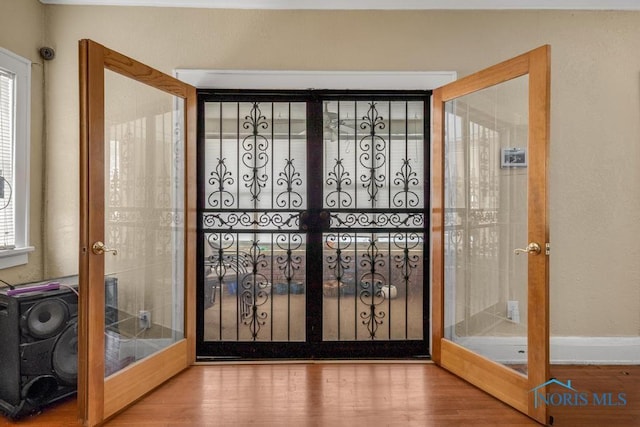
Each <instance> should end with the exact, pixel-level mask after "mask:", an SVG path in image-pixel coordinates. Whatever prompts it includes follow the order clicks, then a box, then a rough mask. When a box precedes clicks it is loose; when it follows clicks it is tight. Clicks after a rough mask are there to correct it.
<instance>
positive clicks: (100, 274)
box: [78, 40, 196, 426]
mask: <svg viewBox="0 0 640 427" xmlns="http://www.w3.org/2000/svg"><path fill="white" fill-rule="evenodd" d="M80 107H81V108H80V113H81V114H80V116H81V121H80V123H81V124H80V136H81V138H80V139H81V144H80V170H81V179H80V182H81V187H80V194H81V196H80V224H81V230H80V260H79V276H80V279H79V280H80V298H81V300H80V304H79V319H80V320H79V325H80V326H79V341H78V346H79V351H78V355H79V361H78V363H79V366H78V368H79V384H78V402H79V410H80V417H81V419H82V420H83V421H84V423H85V424H86V425H90V426H93V425H99V424H100V423H102V422H103V421H104V420H105V419H107V418H109V417H110V416H112V415H114V414H115V413H117V412H118V411H120V410H121V409H123V408H124V407H126V406H127V405H129V404H131V403H132V402H133V401H135V400H136V399H138V398H139V397H141V396H142V395H144V394H146V393H147V392H149V391H150V390H152V389H153V388H155V387H156V386H158V385H159V384H161V383H162V382H164V381H165V380H167V379H168V378H170V377H172V376H173V375H175V374H176V373H178V372H180V371H181V370H183V369H185V368H186V367H187V366H189V365H190V364H191V363H192V362H193V361H194V359H195V351H194V350H195V342H194V340H195V321H194V319H195V316H194V312H195V308H194V304H193V303H194V299H195V290H194V282H195V277H194V276H195V273H194V272H195V269H194V266H193V260H194V259H195V246H196V245H195V233H194V229H195V224H194V220H195V191H194V188H195V168H192V167H191V165H192V164H193V163H195V112H196V97H195V88H193V87H191V86H189V85H186V84H184V83H182V82H180V81H178V80H176V79H174V78H172V77H170V76H167V75H165V74H163V73H161V72H159V71H156V70H154V69H152V68H150V67H148V66H146V65H144V64H141V63H139V62H137V61H135V60H133V59H131V58H129V57H126V56H124V55H122V54H119V53H117V52H115V51H113V50H110V49H108V48H106V47H104V46H101V45H100V44H98V43H95V42H93V41H90V40H82V41H80ZM105 312H106V313H107V316H105ZM105 318H106V319H107V321H105Z"/></svg>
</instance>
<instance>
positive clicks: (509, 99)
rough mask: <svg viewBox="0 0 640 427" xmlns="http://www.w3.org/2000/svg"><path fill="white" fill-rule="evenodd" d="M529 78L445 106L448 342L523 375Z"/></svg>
mask: <svg viewBox="0 0 640 427" xmlns="http://www.w3.org/2000/svg"><path fill="white" fill-rule="evenodd" d="M528 107H529V105H528V76H522V77H518V78H516V79H513V80H509V81H507V82H505V83H502V84H500V85H497V86H492V87H490V88H487V89H484V90H480V91H477V92H474V93H472V94H469V95H465V96H461V97H459V98H456V99H454V100H451V101H447V102H446V103H445V105H444V110H445V121H444V126H445V128H444V134H445V140H444V144H445V145H444V153H445V159H444V200H445V232H444V264H445V313H444V315H445V337H446V338H447V339H450V340H451V341H453V342H455V343H457V344H459V345H461V346H463V347H465V348H468V349H470V350H472V351H474V352H476V353H478V354H481V355H483V356H486V357H488V358H490V359H492V360H494V361H497V362H499V363H503V364H506V365H508V366H510V367H512V368H513V369H515V370H516V371H518V372H520V373H522V374H525V375H526V367H527V271H528V268H527V266H528V260H527V257H526V256H518V255H519V254H518V253H515V252H514V250H515V249H516V248H519V247H521V246H522V245H523V242H527V171H528V168H527V161H526V160H527V153H528V145H527V138H528V117H529V116H528Z"/></svg>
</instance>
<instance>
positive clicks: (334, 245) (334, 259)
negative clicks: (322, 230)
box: [325, 233, 353, 290]
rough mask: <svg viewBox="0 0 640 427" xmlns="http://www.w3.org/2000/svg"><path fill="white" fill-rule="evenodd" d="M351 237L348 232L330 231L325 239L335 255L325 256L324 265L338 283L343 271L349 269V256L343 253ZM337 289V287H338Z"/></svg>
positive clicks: (343, 273)
mask: <svg viewBox="0 0 640 427" xmlns="http://www.w3.org/2000/svg"><path fill="white" fill-rule="evenodd" d="M352 242H353V238H352V236H351V235H350V234H341V233H335V234H334V233H330V234H328V235H327V237H326V239H325V244H326V245H327V247H328V248H330V249H331V250H332V251H334V252H335V255H329V256H327V257H326V267H327V269H329V271H333V272H334V274H333V276H335V278H336V280H337V281H338V283H340V282H341V281H342V278H343V277H344V275H345V271H346V270H348V269H349V266H350V264H351V256H350V255H345V253H344V252H345V251H346V250H348V249H349V247H350V246H351V243H352ZM338 290H339V289H338Z"/></svg>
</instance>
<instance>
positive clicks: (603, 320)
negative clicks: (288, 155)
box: [45, 6, 640, 336]
mask: <svg viewBox="0 0 640 427" xmlns="http://www.w3.org/2000/svg"><path fill="white" fill-rule="evenodd" d="M46 19H47V26H48V37H47V42H48V43H50V44H51V45H53V47H55V48H56V49H57V53H58V57H57V58H56V60H55V61H54V62H52V63H51V64H50V67H49V68H48V74H47V94H46V95H47V96H46V101H47V133H48V139H47V157H46V158H47V165H46V179H47V194H46V210H45V220H46V224H47V229H46V240H47V242H48V252H47V258H46V259H47V272H48V273H50V274H68V273H75V272H76V269H77V255H76V242H77V238H78V232H77V221H78V219H77V215H78V214H77V212H78V194H77V187H78V178H77V176H78V173H77V164H78V161H77V159H78V150H77V147H78V79H77V75H78V61H77V56H78V48H77V42H78V40H79V39H81V38H91V39H94V40H96V41H98V42H100V43H103V44H105V45H107V46H109V47H111V48H114V49H116V50H119V51H121V52H123V53H125V54H128V55H130V56H133V57H135V58H137V59H139V60H141V61H143V62H146V63H148V64H150V65H152V66H154V67H156V68H159V69H161V70H163V71H165V72H167V73H171V72H172V70H173V69H175V68H181V67H184V68H219V69H265V70H267V69H272V70H394V71H430V70H455V71H457V72H458V73H459V75H460V76H464V75H466V74H469V73H471V72H473V71H475V70H478V69H481V68H484V67H486V66H488V65H491V64H493V63H495V62H498V61H501V60H504V59H507V58H509V57H511V56H514V55H516V54H519V53H522V52H525V51H528V50H530V49H532V48H535V47H537V46H539V45H542V44H545V43H549V44H551V46H552V95H551V96H552V111H551V121H552V123H551V155H550V197H551V199H550V207H551V212H550V214H551V241H552V245H553V249H552V255H551V322H552V332H553V334H554V335H584V336H615V335H627V336H638V335H640V262H638V259H640V245H638V244H637V242H636V236H638V235H640V221H638V220H637V219H638V217H639V212H640V120H638V119H639V116H640V55H638V54H637V47H638V46H639V45H640V13H636V12H566V11H565V12H548V11H544V12H535V11H534V12H531V11H518V12H515V11H495V12H494V11H483V12H478V11H455V12H447V11H348V12H345V11H229V10H196V9H162V8H114V7H77V6H47V7H46Z"/></svg>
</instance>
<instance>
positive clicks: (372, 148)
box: [359, 102, 387, 203]
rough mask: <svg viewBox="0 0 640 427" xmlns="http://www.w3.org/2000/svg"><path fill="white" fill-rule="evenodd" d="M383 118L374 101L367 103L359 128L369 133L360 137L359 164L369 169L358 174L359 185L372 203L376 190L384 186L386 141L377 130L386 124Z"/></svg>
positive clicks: (375, 196)
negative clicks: (367, 106)
mask: <svg viewBox="0 0 640 427" xmlns="http://www.w3.org/2000/svg"><path fill="white" fill-rule="evenodd" d="M383 120H384V118H383V117H382V116H380V115H379V113H378V109H377V108H376V103H375V102H371V103H370V104H369V110H368V111H367V114H366V115H365V116H363V117H362V122H361V123H360V129H362V130H369V134H368V135H365V136H363V137H362V138H361V139H360V150H362V153H361V154H360V157H359V161H360V164H361V165H362V166H363V167H364V168H365V169H366V170H368V171H369V173H368V174H366V173H364V174H362V175H361V176H360V180H361V181H362V182H361V185H362V186H363V187H364V188H366V189H367V193H368V194H369V200H370V201H371V202H372V203H373V202H375V201H377V200H378V191H380V189H381V188H382V187H383V186H384V183H385V181H386V176H385V174H384V168H383V166H384V165H385V163H386V159H387V157H386V151H385V150H386V147H387V142H386V141H385V139H384V138H382V137H381V136H380V135H379V134H378V133H377V132H378V131H381V130H383V129H384V128H385V127H386V125H385V124H384V122H383Z"/></svg>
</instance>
